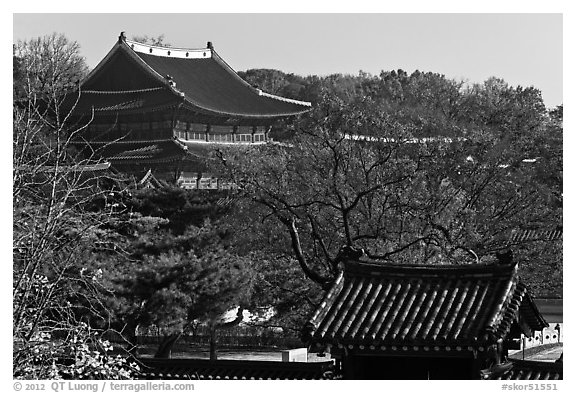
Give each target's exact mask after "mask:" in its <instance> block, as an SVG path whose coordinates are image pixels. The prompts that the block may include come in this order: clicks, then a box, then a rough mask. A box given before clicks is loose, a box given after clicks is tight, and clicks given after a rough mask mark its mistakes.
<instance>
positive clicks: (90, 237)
mask: <svg viewBox="0 0 576 393" xmlns="http://www.w3.org/2000/svg"><path fill="white" fill-rule="evenodd" d="M14 55H15V58H17V59H18V62H15V64H16V63H17V65H18V66H19V69H18V73H17V74H18V75H17V76H18V79H17V82H18V89H17V91H16V93H17V94H15V100H14V105H13V183H12V189H13V240H12V242H13V338H14V347H13V348H14V349H13V351H14V352H13V373H14V377H16V378H26V379H30V378H35V379H52V378H73V379H82V378H105V379H109V378H126V377H129V375H130V372H129V369H128V368H127V367H125V365H124V364H123V361H121V360H120V359H114V358H110V357H108V356H107V355H106V352H107V351H108V350H109V349H110V347H109V345H108V344H107V343H106V342H105V341H102V340H100V337H99V336H98V335H97V332H95V331H94V330H93V329H92V328H91V327H90V320H91V319H92V318H94V317H97V316H98V315H101V314H100V311H101V306H102V305H101V301H100V299H101V296H100V292H101V291H102V288H103V287H102V286H101V280H102V277H101V271H98V270H96V269H93V268H91V267H90V266H86V265H85V264H84V263H83V262H84V260H85V259H86V256H87V255H88V254H89V253H90V252H91V250H92V248H93V247H94V242H95V240H97V238H98V230H99V229H98V228H100V227H101V225H102V224H103V223H105V222H106V221H107V220H108V219H109V217H110V215H111V214H112V211H111V210H108V211H106V210H104V211H101V210H100V211H94V210H93V209H91V208H90V205H91V203H92V202H93V201H94V198H95V197H97V196H99V195H108V193H109V192H110V188H109V187H108V186H109V185H110V184H111V180H112V179H111V178H110V177H109V176H106V171H105V169H106V168H107V165H106V163H102V162H100V161H98V160H97V159H96V158H95V157H93V156H88V157H86V156H83V155H81V154H80V153H79V152H78V151H77V150H76V149H75V148H74V146H73V141H74V139H75V137H76V136H77V135H78V133H80V132H81V131H82V130H83V128H84V127H85V126H86V124H84V125H83V126H77V125H74V124H71V123H70V122H69V121H68V118H69V114H70V112H71V110H72V109H73V106H72V107H70V106H69V105H68V106H67V107H63V106H62V103H63V102H64V99H65V97H66V96H68V97H70V96H72V97H76V99H79V97H80V94H81V93H80V92H79V91H78V90H74V91H71V92H70V91H69V90H68V89H69V88H71V87H72V86H75V85H76V81H77V78H79V77H81V76H82V75H83V74H84V73H85V70H86V67H85V64H84V63H83V60H82V58H81V57H80V56H79V54H78V45H77V44H76V43H70V42H69V41H68V40H67V39H65V37H63V36H58V35H52V36H49V37H44V38H39V39H35V40H31V41H29V42H20V43H19V44H18V45H17V46H16V48H15V53H14ZM68 99H69V98H68ZM73 101H74V100H73ZM68 102H69V101H68ZM95 349H99V350H101V353H102V354H98V355H96V354H95V353H94V352H92V351H93V350H95ZM66 359H68V363H67V362H66V361H65V360H66ZM69 359H72V360H73V361H72V363H71V364H70V363H69ZM103 362H110V363H109V364H110V366H111V368H109V369H104V368H103V369H102V370H98V364H103ZM106 370H109V371H106ZM100 372H101V373H100Z"/></svg>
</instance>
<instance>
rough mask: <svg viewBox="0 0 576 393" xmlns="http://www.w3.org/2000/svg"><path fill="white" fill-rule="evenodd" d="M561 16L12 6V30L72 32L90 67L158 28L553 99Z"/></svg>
mask: <svg viewBox="0 0 576 393" xmlns="http://www.w3.org/2000/svg"><path fill="white" fill-rule="evenodd" d="M562 22H563V21H562V14H560V13H556V14H542V13H540V14H470V13H468V14H446V13H444V14H389V13H388V14H386V13H367V14H366V13H365V14H357V13H355V14H351V13H344V14H282V13H275V14H193V13H184V14H182V13H180V14H158V13H153V14H89V13H84V14H57V13H55V14H45V13H44V14H14V18H13V23H14V25H13V38H14V41H17V40H19V39H29V38H33V37H38V36H43V35H46V34H51V33H52V32H58V33H63V34H65V35H66V36H67V37H68V38H69V39H72V40H76V41H78V43H79V44H80V46H81V52H82V54H83V55H84V56H85V57H86V60H87V62H88V64H89V66H90V67H94V66H95V65H96V64H97V63H98V62H99V61H100V60H101V59H102V58H103V57H104V56H105V55H106V53H107V52H108V50H109V49H110V48H111V47H112V46H113V45H114V43H115V42H116V39H117V37H118V35H119V33H120V32H121V31H125V32H126V35H127V36H128V38H131V37H132V36H133V35H148V36H154V37H155V36H159V35H161V34H164V35H165V41H166V42H169V43H171V44H172V45H173V46H178V47H188V48H198V47H204V46H205V45H206V42H207V41H212V42H213V44H214V46H215V48H216V50H217V51H218V53H219V54H220V55H221V56H222V57H223V58H224V59H225V60H226V61H227V62H228V63H229V64H230V65H231V66H232V68H234V69H236V70H246V69H249V68H274V69H278V70H281V71H284V72H288V73H289V72H293V73H295V74H298V75H302V76H306V75H310V74H316V75H327V74H331V73H344V74H358V72H359V71H360V70H363V71H366V72H369V73H371V74H379V73H380V71H382V70H386V71H389V70H392V69H399V68H401V69H403V70H405V71H407V72H409V73H410V72H412V71H414V70H416V69H418V70H420V71H431V72H438V73H441V74H444V75H446V76H447V77H449V78H455V79H458V80H461V79H462V80H466V81H470V82H482V81H484V80H486V79H487V78H488V77H491V76H496V77H499V78H502V79H504V80H505V81H506V82H508V83H509V84H511V85H513V86H516V85H521V86H524V87H526V86H534V87H536V88H538V89H539V90H541V91H542V96H543V98H544V101H545V104H546V106H548V107H553V106H556V105H560V104H562V102H563V99H562Z"/></svg>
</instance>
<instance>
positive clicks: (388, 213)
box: [220, 87, 557, 290]
mask: <svg viewBox="0 0 576 393" xmlns="http://www.w3.org/2000/svg"><path fill="white" fill-rule="evenodd" d="M430 89H431V91H434V88H433V87H432V88H430ZM450 94H455V93H454V91H453V93H450ZM457 102H458V105H461V103H460V102H459V99H457V97H455V98H454V100H453V101H452V103H450V105H456V103H457ZM536 103H537V101H536ZM383 105H384V104H383V103H382V102H377V101H374V100H371V99H369V98H364V99H361V98H357V99H355V100H353V101H352V102H346V101H344V100H342V99H339V98H334V96H330V95H324V96H323V100H322V101H321V102H320V103H319V104H318V105H316V107H314V108H313V110H312V111H311V112H310V114H309V115H307V116H304V117H303V119H302V120H301V121H300V122H299V123H298V124H296V131H295V133H294V137H293V138H292V139H291V140H290V141H289V145H275V146H267V147H266V148H259V147H255V148H253V149H251V150H250V151H248V152H242V153H241V154H235V152H233V151H223V152H221V155H220V157H221V158H222V164H223V170H225V171H227V172H228V173H229V175H230V176H231V177H232V178H233V179H234V181H235V182H237V184H239V185H240V186H241V189H242V190H243V191H244V192H245V196H246V199H245V201H244V203H246V204H247V206H250V208H251V210H250V215H247V216H246V217H245V219H246V220H248V219H250V218H252V220H251V221H250V222H252V223H253V225H254V226H253V228H255V229H256V230H257V231H258V233H260V234H261V235H262V237H263V238H264V239H268V242H266V241H263V240H262V239H259V240H258V241H259V242H260V241H262V243H267V246H265V245H259V247H268V248H267V249H268V250H270V252H271V253H272V254H274V255H278V257H279V258H282V260H283V261H284V263H285V264H286V265H287V266H288V265H289V264H292V265H290V266H293V264H297V266H299V268H300V269H301V271H302V272H303V273H304V274H305V276H306V277H307V278H308V280H310V281H311V282H314V283H316V284H317V285H318V287H320V288H322V289H323V290H326V289H327V288H328V287H329V286H330V285H331V283H332V282H333V281H334V279H335V278H336V277H337V275H338V274H339V273H340V271H341V264H340V262H341V261H342V260H343V259H346V258H348V257H351V256H352V257H358V256H360V255H365V256H366V257H369V258H371V259H374V260H380V261H382V262H396V263H475V262H478V261H483V260H491V258H493V257H494V253H495V252H498V251H502V250H503V249H504V248H505V244H506V238H507V236H508V235H509V233H510V231H511V230H512V229H515V228H518V227H522V226H525V225H531V224H533V225H542V223H549V222H550V221H551V220H552V221H553V220H554V219H555V218H554V217H555V211H557V210H555V209H554V207H553V204H550V198H552V199H554V196H553V195H552V194H551V193H550V190H549V189H547V188H546V187H541V186H539V184H538V181H537V177H536V176H535V171H536V167H535V166H531V165H529V163H526V162H524V159H525V158H526V154H527V150H526V149H525V148H524V147H526V146H525V144H522V143H520V142H521V140H522V138H527V139H526V140H529V139H530V138H531V136H528V135H526V134H525V133H522V132H516V133H513V132H508V133H504V134H502V133H496V132H491V129H486V128H483V127H481V125H480V124H479V125H474V124H472V125H471V124H469V123H468V124H466V123H464V122H459V121H458V120H457V119H456V114H457V112H454V113H453V111H455V110H456V109H454V108H450V110H449V111H443V110H441V111H440V112H442V113H444V112H446V115H445V119H446V121H449V123H450V126H451V127H452V129H453V130H454V131H455V132H454V133H453V135H455V136H454V137H453V138H451V139H445V138H428V139H426V138H424V139H422V138H420V137H421V135H422V133H421V131H422V130H423V126H422V124H423V123H422V122H416V121H407V119H406V117H404V116H403V115H402V114H399V115H398V114H394V113H390V112H388V111H387V110H386V106H385V105H384V107H383ZM440 108H442V107H441V106H440ZM523 109H524V107H522V106H520V110H519V111H517V112H515V113H516V116H522V110H523ZM415 113H416V112H415ZM420 113H421V115H422V117H424V116H426V114H425V113H424V112H420ZM528 113H530V111H529V110H528ZM437 115H438V112H434V113H432V114H430V115H428V116H432V117H434V116H437ZM514 115H515V114H511V116H514ZM537 117H538V114H536V118H537ZM450 119H451V120H450ZM512 121H513V120H510V122H509V123H512ZM509 123H507V124H509ZM510 127H511V129H512V128H513V126H512V125H511V126H510ZM539 129H541V127H540V126H539ZM440 135H442V134H440ZM503 135H505V136H506V138H504V137H503ZM534 148H535V146H532V147H531V149H534ZM245 209H246V210H245V211H249V208H248V207H246V208H245ZM287 269H289V268H288V267H287Z"/></svg>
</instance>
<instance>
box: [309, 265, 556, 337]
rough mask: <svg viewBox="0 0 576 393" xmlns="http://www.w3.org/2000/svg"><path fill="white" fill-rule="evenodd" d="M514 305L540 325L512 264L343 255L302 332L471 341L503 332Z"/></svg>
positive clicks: (512, 316) (536, 326)
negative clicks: (400, 261)
mask: <svg viewBox="0 0 576 393" xmlns="http://www.w3.org/2000/svg"><path fill="white" fill-rule="evenodd" d="M519 313H520V314H522V315H521V317H523V318H525V320H526V321H527V322H528V324H529V325H530V326H531V327H532V328H533V329H535V330H536V329H541V328H543V327H544V326H547V324H546V322H545V321H544V319H543V318H542V316H541V315H540V314H539V313H538V310H537V309H536V307H535V306H533V305H532V300H531V298H530V297H529V295H528V293H527V288H526V287H525V286H524V285H523V284H522V283H519V280H518V276H517V267H516V265H496V264H493V265H467V266H462V265H459V266H423V265H390V264H378V263H370V262H347V263H346V264H345V268H344V272H343V274H342V275H341V276H340V277H339V278H338V279H337V281H336V282H335V284H334V286H333V287H332V288H331V290H330V291H329V292H328V293H327V295H326V297H325V298H324V301H323V302H322V304H321V306H320V307H319V308H318V309H317V311H316V313H315V314H314V315H313V317H312V318H311V320H310V321H309V323H308V325H307V328H306V329H305V335H307V337H308V339H309V340H310V341H312V342H317V343H324V344H328V343H330V344H340V345H362V346H370V345H384V346H392V345H394V346H409V347H413V346H423V345H426V346H435V345H441V346H444V347H446V346H470V345H472V346H474V347H478V346H480V345H484V344H482V340H483V339H485V340H490V341H492V340H496V339H498V338H503V337H505V336H506V335H507V333H508V332H509V330H510V326H511V324H512V323H513V322H514V321H515V320H516V317H517V315H518V314H519ZM524 314H525V315H524ZM484 336H486V337H484Z"/></svg>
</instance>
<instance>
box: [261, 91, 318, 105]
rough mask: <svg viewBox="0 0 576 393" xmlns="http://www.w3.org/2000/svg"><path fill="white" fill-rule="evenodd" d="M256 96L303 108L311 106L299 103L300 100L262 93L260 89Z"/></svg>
mask: <svg viewBox="0 0 576 393" xmlns="http://www.w3.org/2000/svg"><path fill="white" fill-rule="evenodd" d="M257 91H258V94H259V95H261V96H264V97H268V98H272V99H275V100H278V101H284V102H289V103H291V104H300V105H304V106H309V107H311V106H312V103H311V102H308V101H300V100H294V99H292V98H286V97H282V96H277V95H275V94H270V93H266V92H265V91H262V90H260V89H257Z"/></svg>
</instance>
